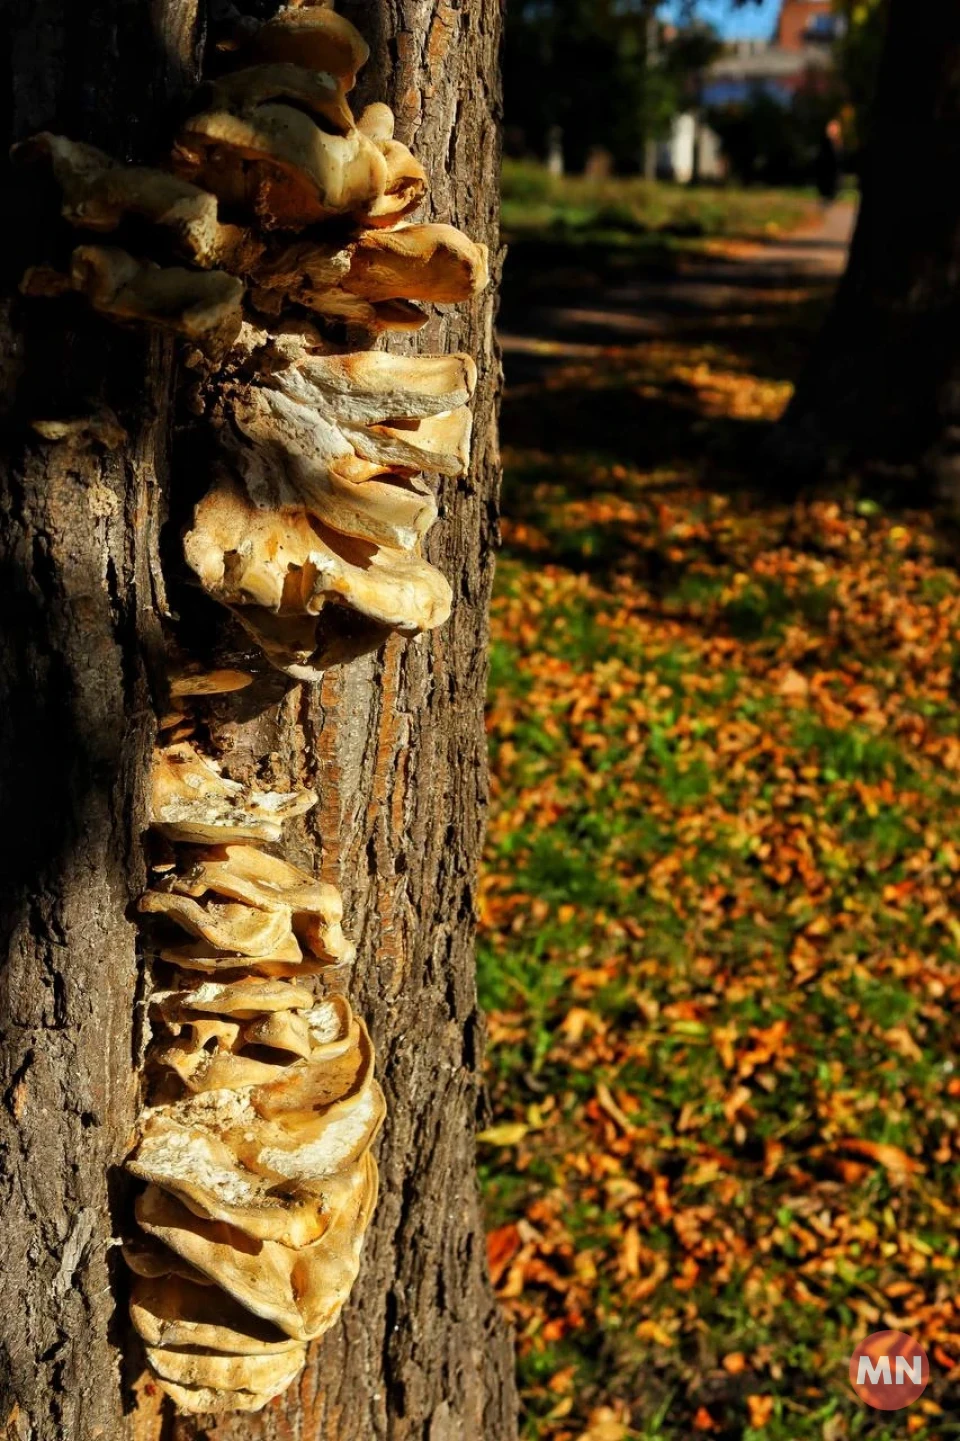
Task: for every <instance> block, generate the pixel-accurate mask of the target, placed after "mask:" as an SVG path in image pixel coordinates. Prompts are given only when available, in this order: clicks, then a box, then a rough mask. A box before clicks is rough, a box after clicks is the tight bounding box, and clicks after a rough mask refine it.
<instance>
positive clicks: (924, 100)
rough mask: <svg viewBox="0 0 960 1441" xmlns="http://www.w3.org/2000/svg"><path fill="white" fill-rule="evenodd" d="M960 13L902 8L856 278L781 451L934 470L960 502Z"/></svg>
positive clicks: (844, 293) (870, 156)
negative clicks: (959, 182) (959, 184)
mask: <svg viewBox="0 0 960 1441" xmlns="http://www.w3.org/2000/svg"><path fill="white" fill-rule="evenodd" d="M958 172H960V9H958V7H957V6H956V5H931V6H928V7H926V10H925V13H924V16H923V20H922V23H918V16H917V9H916V6H911V5H910V3H909V0H891V3H890V13H889V21H888V29H887V35H886V41H885V46H884V52H883V59H882V62H881V68H880V76H879V81H878V88H877V95H876V100H875V105H874V116H873V123H872V126H871V132H870V143H869V146H868V149H867V155H866V159H865V167H864V174H863V199H862V204H861V209H860V216H859V219H858V222H857V228H856V233H855V235H854V239H853V245H852V247H851V252H850V262H849V265H848V268H847V272H846V274H845V276H844V278H843V281H842V283H841V285H840V288H839V291H838V293H837V297H836V301H835V304H834V308H833V311H832V313H831V315H830V317H829V319H828V321H827V324H826V326H825V328H824V330H823V333H822V335H821V336H820V338H819V341H818V343H817V345H816V346H815V348H814V352H813V354H812V356H811V359H810V363H809V365H808V367H807V370H806V372H805V374H804V376H803V378H802V381H801V384H800V385H799V386H798V389H797V393H796V396H795V398H794V400H793V402H792V404H791V405H790V407H789V409H788V411H787V413H786V416H785V417H784V422H783V426H782V430H781V434H780V436H779V437H778V445H777V450H778V453H779V455H780V456H782V458H783V459H784V461H785V462H786V463H788V464H792V465H793V466H794V467H796V468H797V469H799V470H801V471H807V472H809V471H811V470H813V471H816V470H819V469H822V467H823V465H824V464H825V463H826V461H827V460H828V459H829V458H831V457H832V456H834V455H839V456H840V457H842V458H845V459H852V460H854V461H865V462H867V463H872V464H879V465H883V466H906V467H910V468H911V469H913V470H914V471H926V472H927V473H928V474H929V473H932V474H934V475H935V476H936V477H937V478H938V479H939V480H940V481H941V483H944V484H946V485H948V486H951V488H952V489H953V490H954V491H955V492H956V493H957V494H958V495H960V343H958V339H957V337H958V335H960V196H958V192H957V187H956V185H955V184H954V183H953V177H954V176H956V175H957V174H958Z"/></svg>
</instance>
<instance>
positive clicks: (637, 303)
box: [500, 201, 855, 381]
mask: <svg viewBox="0 0 960 1441" xmlns="http://www.w3.org/2000/svg"><path fill="white" fill-rule="evenodd" d="M854 217H855V208H854V206H853V205H852V204H851V203H849V202H845V201H840V202H837V203H836V204H834V205H832V206H830V207H829V209H827V210H826V211H824V213H823V214H822V216H821V217H820V219H819V220H818V222H817V223H816V224H815V225H813V226H810V227H808V228H806V229H804V230H802V231H799V232H796V233H794V234H792V235H790V236H785V237H782V238H777V239H771V240H769V241H734V242H728V241H722V242H717V243H716V244H715V245H708V247H707V249H706V253H699V254H697V253H693V254H682V255H679V256H678V257H677V258H676V260H675V261H674V262H672V263H671V264H670V265H669V266H667V267H665V266H664V265H663V262H662V261H660V263H659V264H656V263H655V264H653V265H652V266H651V265H647V264H645V263H644V261H643V259H642V258H640V259H639V260H637V261H636V262H634V263H633V264H631V263H629V261H627V262H626V263H621V264H620V265H619V266H618V265H617V264H616V262H617V261H618V260H620V259H621V258H620V257H617V256H615V255H612V254H611V253H606V254H604V253H602V252H600V251H599V250H596V251H594V250H587V249H584V250H583V251H580V252H574V251H571V253H570V256H569V262H568V264H567V265H566V266H565V267H561V268H560V269H559V270H555V269H552V268H551V266H550V265H549V264H548V265H547V266H546V267H545V268H544V270H543V271H542V272H540V273H539V274H537V273H532V274H530V275H529V276H527V275H524V276H520V275H519V274H518V275H517V276H516V278H515V280H514V281H513V282H512V281H511V272H510V268H509V267H510V261H509V258H508V262H507V264H508V269H507V278H506V286H505V301H504V308H503V315H502V319H501V330H500V336H501V341H502V344H503V349H504V353H505V356H506V360H507V376H508V380H510V379H511V378H512V379H518V380H524V381H525V380H531V379H534V378H535V376H536V374H537V372H540V373H542V371H543V369H544V367H549V363H550V359H551V358H553V359H560V360H562V359H575V358H582V359H589V358H590V356H592V355H596V354H599V353H600V352H602V351H603V349H604V348H605V347H608V346H610V345H624V344H630V342H631V341H637V342H638V341H642V340H644V339H646V338H651V339H653V338H655V337H663V336H672V337H677V336H681V335H684V334H688V333H690V332H691V331H697V332H703V331H704V329H708V328H709V327H710V325H711V324H712V323H723V324H727V323H729V321H730V319H731V317H735V316H737V315H747V314H750V313H752V312H754V311H756V310H757V309H758V308H762V307H763V305H764V304H765V303H769V301H770V300H771V298H772V297H771V295H770V292H771V291H772V290H784V289H790V288H797V287H816V286H818V285H819V286H822V285H823V284H825V283H831V282H833V281H835V279H836V277H837V276H838V275H839V274H840V273H841V272H842V270H843V267H844V264H845V262H846V254H847V247H848V243H849V239H850V235H851V233H852V230H853V223H854ZM551 274H553V275H554V284H553V285H552V286H551V285H550V283H549V282H550V277H551ZM548 294H549V298H548Z"/></svg>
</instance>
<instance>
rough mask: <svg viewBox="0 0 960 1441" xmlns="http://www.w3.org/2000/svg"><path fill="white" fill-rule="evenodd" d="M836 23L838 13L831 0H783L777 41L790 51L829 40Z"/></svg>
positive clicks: (778, 20)
mask: <svg viewBox="0 0 960 1441" xmlns="http://www.w3.org/2000/svg"><path fill="white" fill-rule="evenodd" d="M835 25H836V15H835V13H834V10H833V6H832V4H831V3H830V0H783V3H782V4H781V6H780V15H779V17H778V19H777V33H776V36H775V38H774V44H775V45H777V46H779V48H780V49H781V50H791V51H798V50H805V49H806V48H807V46H809V45H824V44H829V42H830V41H831V40H832V39H833V35H834V28H835Z"/></svg>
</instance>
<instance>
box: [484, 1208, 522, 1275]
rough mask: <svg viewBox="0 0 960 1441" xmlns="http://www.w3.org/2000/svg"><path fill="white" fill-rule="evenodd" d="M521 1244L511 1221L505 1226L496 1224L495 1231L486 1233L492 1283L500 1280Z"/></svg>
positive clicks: (517, 1232) (517, 1231) (518, 1233)
mask: <svg viewBox="0 0 960 1441" xmlns="http://www.w3.org/2000/svg"><path fill="white" fill-rule="evenodd" d="M521 1245H522V1241H521V1238H520V1232H519V1230H518V1229H517V1227H516V1225H514V1224H513V1223H512V1222H511V1223H510V1224H509V1225H507V1226H498V1227H497V1229H496V1230H495V1231H490V1232H489V1233H488V1235H487V1265H488V1266H489V1267H490V1279H491V1281H492V1282H493V1284H494V1285H496V1284H497V1282H498V1281H499V1280H500V1277H501V1276H502V1275H503V1273H504V1271H505V1270H506V1269H507V1267H508V1266H509V1264H510V1262H511V1261H512V1260H513V1258H514V1256H515V1255H516V1254H517V1252H518V1251H519V1250H520V1247H521Z"/></svg>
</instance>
